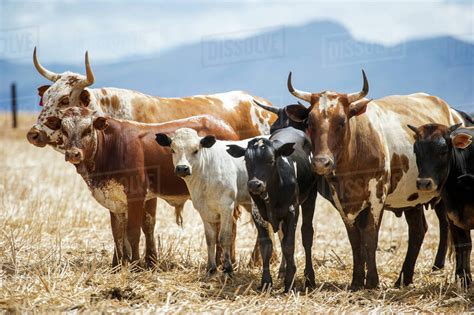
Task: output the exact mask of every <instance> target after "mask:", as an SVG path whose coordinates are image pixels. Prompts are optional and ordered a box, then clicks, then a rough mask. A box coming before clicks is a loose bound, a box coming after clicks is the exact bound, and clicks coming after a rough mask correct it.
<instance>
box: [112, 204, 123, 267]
mask: <svg viewBox="0 0 474 315" xmlns="http://www.w3.org/2000/svg"><path fill="white" fill-rule="evenodd" d="M110 224H111V226H112V235H113V237H114V244H115V248H114V258H113V260H112V267H116V266H118V265H124V264H125V262H126V259H125V257H124V247H125V241H126V234H125V231H126V227H127V215H126V214H125V213H113V212H110Z"/></svg>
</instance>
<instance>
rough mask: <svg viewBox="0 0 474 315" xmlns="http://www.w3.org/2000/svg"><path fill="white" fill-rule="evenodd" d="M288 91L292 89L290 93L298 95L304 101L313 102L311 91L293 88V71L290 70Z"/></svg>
mask: <svg viewBox="0 0 474 315" xmlns="http://www.w3.org/2000/svg"><path fill="white" fill-rule="evenodd" d="M288 91H290V93H291V94H293V95H294V96H296V97H297V98H299V99H302V100H303V101H306V102H308V103H311V93H309V92H305V91H300V90H296V89H294V88H293V84H291V71H290V74H288Z"/></svg>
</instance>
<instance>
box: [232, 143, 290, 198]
mask: <svg viewBox="0 0 474 315" xmlns="http://www.w3.org/2000/svg"><path fill="white" fill-rule="evenodd" d="M293 146H294V143H285V144H283V145H281V146H279V147H278V148H275V146H274V144H273V142H272V141H270V140H268V139H265V138H256V139H253V140H251V141H249V143H248V145H247V148H246V149H245V148H242V147H240V146H238V145H228V146H227V147H228V149H227V153H229V154H230V155H231V156H233V157H235V158H239V157H242V156H245V166H246V168H247V174H248V178H249V180H248V182H247V188H248V190H249V192H250V193H251V194H253V195H257V196H260V195H262V196H265V195H267V194H268V191H267V187H268V183H269V182H270V181H271V179H272V178H275V176H276V175H277V174H278V170H277V165H276V161H277V158H278V157H280V156H283V157H284V156H288V155H290V154H291V153H293V151H294V149H293Z"/></svg>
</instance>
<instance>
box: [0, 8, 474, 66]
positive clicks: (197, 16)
mask: <svg viewBox="0 0 474 315" xmlns="http://www.w3.org/2000/svg"><path fill="white" fill-rule="evenodd" d="M0 19H1V22H0V23H1V27H0V28H1V29H0V58H7V59H17V60H23V59H25V60H28V61H30V60H31V51H32V47H33V46H34V45H37V46H38V47H39V49H40V55H41V60H42V61H44V62H73V63H80V62H83V54H84V51H85V50H86V49H89V51H90V53H91V55H92V56H93V60H94V63H100V62H104V61H106V62H113V61H115V60H119V59H121V58H124V57H130V58H133V55H141V54H147V53H156V52H160V51H162V50H165V49H168V48H170V47H173V46H176V45H179V44H183V43H187V42H196V41H200V40H202V39H203V38H204V39H205V38H206V37H207V36H212V35H215V34H225V35H224V36H227V35H228V36H235V35H239V34H241V33H239V32H244V33H245V34H249V33H252V32H258V31H259V29H261V28H268V27H276V26H284V25H295V24H303V23H307V22H309V21H311V20H315V19H330V20H335V21H337V22H339V23H341V24H342V25H344V26H345V27H346V28H348V29H349V30H350V32H351V33H352V34H353V36H354V37H356V38H358V39H363V40H368V41H372V42H377V43H383V44H386V45H390V44H395V43H399V42H401V41H404V40H407V39H413V38H422V37H432V36H436V35H452V36H456V37H458V38H462V39H464V40H468V41H473V39H474V38H473V37H474V36H473V34H474V24H473V20H474V7H473V2H472V1H435V0H430V1H427V0H426V1H415V2H414V1H393V0H392V1H381V0H373V1H364V2H359V1H357V2H356V1H261V0H253V1H232V2H227V1H220V2H210V1H140V0H139V1H88V0H86V1H84V0H82V1H79V0H77V1H75V0H71V1H41V2H40V1H6V0H0Z"/></svg>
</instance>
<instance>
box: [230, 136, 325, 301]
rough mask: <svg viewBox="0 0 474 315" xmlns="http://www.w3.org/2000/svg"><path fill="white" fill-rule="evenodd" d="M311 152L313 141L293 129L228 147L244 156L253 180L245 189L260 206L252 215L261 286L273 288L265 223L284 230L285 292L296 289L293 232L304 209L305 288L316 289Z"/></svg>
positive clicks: (314, 177)
mask: <svg viewBox="0 0 474 315" xmlns="http://www.w3.org/2000/svg"><path fill="white" fill-rule="evenodd" d="M310 150H311V143H310V142H309V139H308V138H307V137H306V136H305V134H304V132H302V131H300V130H297V129H294V128H292V127H288V128H284V129H280V130H277V131H275V132H274V133H273V134H272V135H271V136H270V138H269V139H267V138H255V139H252V140H251V141H249V142H248V144H247V148H243V147H241V146H238V145H228V150H227V152H228V153H229V154H230V155H231V156H233V157H235V158H240V157H242V156H245V164H246V168H247V173H248V178H249V180H248V183H247V187H248V190H249V192H250V196H251V197H252V200H253V201H254V202H255V204H256V205H257V207H258V211H257V210H256V209H253V211H252V216H253V218H254V220H255V223H256V226H257V230H258V239H259V241H260V250H261V254H262V258H263V275H262V283H261V284H262V288H268V287H270V286H272V277H271V274H270V269H269V268H270V257H271V256H272V241H271V239H270V237H269V232H268V230H267V228H266V223H265V222H269V223H270V224H271V226H272V228H273V230H274V231H275V232H276V231H278V230H279V229H280V228H281V229H282V232H283V239H282V240H281V246H282V251H283V255H284V258H285V261H286V271H285V277H284V284H285V292H288V291H289V290H290V289H291V288H292V286H293V281H294V276H295V272H296V265H295V259H294V249H295V231H296V223H297V221H298V216H299V206H300V205H301V207H302V215H303V225H302V227H301V232H302V236H303V246H304V249H305V255H306V267H305V270H304V275H305V284H306V286H314V285H315V278H314V270H313V265H312V261H311V247H312V244H313V233H314V232H313V225H312V221H313V214H314V208H315V201H316V195H317V192H316V176H315V175H314V174H313V173H312V172H311V164H310V161H309V155H308V154H309V152H310Z"/></svg>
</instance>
